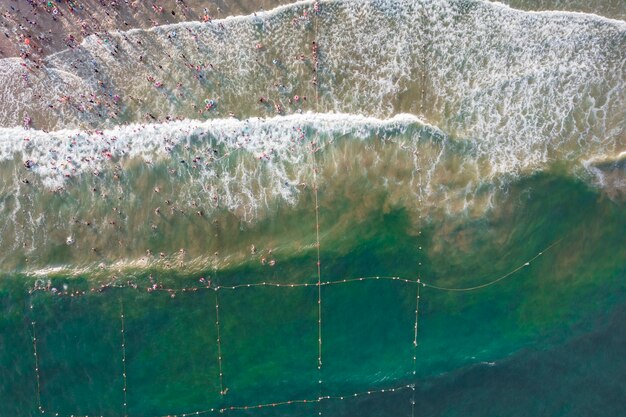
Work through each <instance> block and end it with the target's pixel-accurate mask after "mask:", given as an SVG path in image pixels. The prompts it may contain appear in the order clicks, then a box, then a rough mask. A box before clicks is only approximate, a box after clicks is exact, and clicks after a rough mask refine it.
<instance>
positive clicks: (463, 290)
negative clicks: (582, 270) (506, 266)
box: [423, 239, 563, 292]
mask: <svg viewBox="0 0 626 417" xmlns="http://www.w3.org/2000/svg"><path fill="white" fill-rule="evenodd" d="M562 240H563V239H559V240H557V241H556V242H554V243H552V244H551V245H550V246H548V247H547V248H545V249H544V250H542V251H541V252H539V253H538V254H537V255H535V256H534V257H532V258H530V259H529V260H528V261H526V262H524V263H523V264H522V265H520V266H518V267H517V268H515V269H514V270H512V271H510V272H508V273H506V274H504V275H502V276H501V277H499V278H497V279H494V280H493V281H489V282H486V283H484V284H481V285H477V286H475V287H465V288H451V287H440V286H438V285H434V284H427V283H424V284H423V286H425V287H429V288H433V289H435V290H440V291H456V292H466V291H475V290H479V289H482V288H486V287H489V286H491V285H494V284H497V283H498V282H500V281H502V280H504V279H506V278H508V277H510V276H511V275H513V274H515V273H516V272H518V271H520V270H521V269H523V268H525V267H527V266H530V263H531V262H533V261H534V260H535V259H537V258H538V257H540V256H541V255H543V253H544V252H547V251H548V250H550V249H552V248H553V247H554V246H555V245H557V244H558V243H560V242H561V241H562Z"/></svg>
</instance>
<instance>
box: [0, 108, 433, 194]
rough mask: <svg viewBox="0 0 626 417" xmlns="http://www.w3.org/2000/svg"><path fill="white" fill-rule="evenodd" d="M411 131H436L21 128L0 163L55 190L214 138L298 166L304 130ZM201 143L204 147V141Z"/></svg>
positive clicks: (248, 124) (352, 124)
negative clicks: (119, 163)
mask: <svg viewBox="0 0 626 417" xmlns="http://www.w3.org/2000/svg"><path fill="white" fill-rule="evenodd" d="M409 125H420V126H425V127H427V128H429V129H432V130H436V128H435V127H433V126H430V125H428V124H427V123H425V122H423V121H422V120H420V119H419V118H418V117H416V116H413V115H409V114H398V115H396V116H394V117H393V118H390V119H387V120H381V119H377V118H375V117H368V116H361V115H350V114H339V113H334V114H333V113H327V114H314V113H305V114H293V115H289V116H276V117H273V118H267V119H264V118H250V119H246V120H238V119H234V118H228V119H212V120H208V121H204V122H202V121H194V120H184V121H173V122H169V123H159V124H131V125H124V126H116V127H114V128H113V129H107V130H102V131H100V130H93V131H84V130H75V129H63V130H58V131H53V132H44V131H41V130H35V129H24V128H21V127H16V128H0V160H8V159H14V158H16V157H18V156H19V157H21V159H22V162H23V163H25V164H27V165H29V169H30V170H31V171H32V172H34V173H36V174H38V175H39V176H41V177H42V178H43V179H44V183H45V184H46V185H48V186H50V187H58V186H62V185H63V182H64V180H65V178H68V177H73V176H76V175H80V174H82V173H85V172H90V173H95V174H97V173H98V172H99V171H101V170H104V169H107V168H110V167H111V166H113V164H112V162H111V160H118V159H120V158H122V159H124V158H127V159H131V158H137V157H140V158H143V159H145V160H148V161H152V160H154V159H158V158H164V157H169V156H171V155H172V152H173V151H174V150H175V149H176V148H177V147H181V146H183V145H188V144H190V142H191V141H192V140H194V139H196V140H197V139H198V138H202V137H204V136H208V137H211V138H213V139H214V140H215V142H214V143H213V145H214V147H220V146H223V147H224V148H225V152H228V153H230V152H233V151H235V150H242V151H245V152H247V153H249V154H250V155H252V156H253V157H254V158H258V159H262V160H267V161H268V162H271V161H272V160H274V159H280V160H281V161H283V162H288V163H291V164H296V163H298V162H301V161H302V158H303V155H305V154H307V153H308V152H310V148H307V147H305V146H295V144H296V143H297V142H298V140H299V139H304V138H305V136H306V139H307V140H312V136H311V135H310V134H308V133H307V131H308V130H314V131H315V132H316V133H317V134H321V135H327V136H330V137H332V136H336V135H345V134H351V135H352V136H355V137H359V136H360V137H364V136H369V135H371V134H372V132H373V131H375V130H377V129H406V127H407V126H409ZM300 141H301V140H300ZM199 142H200V144H202V139H200V140H199Z"/></svg>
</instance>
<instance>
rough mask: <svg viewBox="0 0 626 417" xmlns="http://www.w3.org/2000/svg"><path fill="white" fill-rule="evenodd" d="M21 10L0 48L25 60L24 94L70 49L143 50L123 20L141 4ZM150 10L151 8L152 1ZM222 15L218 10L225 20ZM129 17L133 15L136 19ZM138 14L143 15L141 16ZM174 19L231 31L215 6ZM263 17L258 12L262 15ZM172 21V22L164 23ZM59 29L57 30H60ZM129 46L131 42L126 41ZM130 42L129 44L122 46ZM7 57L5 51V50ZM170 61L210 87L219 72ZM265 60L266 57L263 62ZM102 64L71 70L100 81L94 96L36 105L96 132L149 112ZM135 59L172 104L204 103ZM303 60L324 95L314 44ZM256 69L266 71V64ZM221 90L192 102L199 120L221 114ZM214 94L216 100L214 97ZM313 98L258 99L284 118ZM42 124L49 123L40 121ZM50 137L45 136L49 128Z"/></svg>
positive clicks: (203, 64)
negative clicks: (88, 41) (90, 43)
mask: <svg viewBox="0 0 626 417" xmlns="http://www.w3.org/2000/svg"><path fill="white" fill-rule="evenodd" d="M13 3H15V5H13V4H8V5H7V6H5V7H4V10H2V9H0V10H1V12H2V13H1V15H0V21H1V22H2V24H3V26H4V29H5V32H4V36H5V40H4V41H3V42H0V56H5V57H6V56H15V55H17V56H19V57H20V59H21V61H20V65H21V66H22V67H23V71H22V73H21V75H20V78H21V82H22V83H23V85H24V88H25V89H29V88H30V89H33V88H35V87H34V84H33V83H32V82H31V78H33V77H35V76H37V75H38V73H40V72H41V71H42V70H44V69H45V66H46V56H47V55H49V54H50V53H53V52H57V51H58V50H61V49H63V48H65V49H67V48H69V49H73V48H77V47H79V46H80V42H81V41H82V40H83V39H85V38H86V37H88V36H93V37H95V39H96V42H98V43H99V44H101V45H104V46H105V47H106V48H105V49H106V51H108V53H109V54H110V56H111V57H112V58H113V59H121V60H124V59H131V56H130V55H129V54H128V53H127V51H125V48H126V46H127V45H133V46H135V47H137V48H138V49H139V50H141V48H142V47H146V46H147V45H142V40H141V39H140V38H137V37H133V39H131V38H130V37H129V36H128V34H127V33H126V32H124V31H123V30H124V29H130V28H131V27H134V26H135V25H137V24H138V23H137V22H133V25H130V24H129V23H128V22H127V21H126V20H124V17H126V18H129V16H133V13H132V12H133V9H138V8H144V9H145V7H146V5H144V6H140V5H138V4H137V2H135V1H129V0H125V2H122V1H115V0H110V1H105V0H99V6H100V9H101V11H98V10H90V9H89V8H88V7H83V5H82V4H81V3H79V2H78V1H72V0H63V1H61V0H56V1H44V0H39V1H35V0H28V1H27V4H24V2H22V1H14V2H13ZM146 3H148V2H146ZM149 9H150V11H151V12H152V13H153V14H155V15H157V16H162V15H165V14H168V13H167V9H166V8H165V7H164V6H163V5H160V4H158V2H151V4H150V8H149ZM177 10H178V12H177ZM320 10H321V7H320V3H319V1H315V2H314V3H313V5H312V7H311V8H310V10H309V9H306V8H305V9H304V11H303V12H302V16H300V18H296V19H294V22H293V25H294V26H297V25H299V24H300V23H302V22H305V23H306V22H310V21H311V19H312V17H313V15H314V14H317V13H319V12H320ZM218 12H219V9H215V12H213V13H218ZM102 13H105V14H106V15H108V16H109V17H112V18H114V20H119V19H121V20H122V24H121V25H119V24H118V27H115V28H111V27H110V26H111V25H110V24H108V25H107V24H105V23H103V22H104V21H105V20H103V19H101V18H100V17H99V16H100V15H101V14H102ZM129 13H130V14H129ZM134 13H135V15H136V14H137V11H136V10H135V12H134ZM169 14H170V15H171V16H179V15H180V16H182V18H183V19H184V20H199V21H201V22H205V23H206V24H210V25H215V27H216V28H218V29H220V30H225V27H224V24H223V23H221V22H220V21H216V20H215V17H216V16H215V15H214V14H212V12H211V11H210V10H209V8H208V7H204V8H203V10H202V11H201V12H200V13H199V16H196V15H194V13H193V12H192V11H191V9H190V7H189V6H187V5H186V3H185V1H184V0H176V4H175V8H174V9H172V10H170V13H169ZM255 16H256V13H255ZM165 21H167V20H165ZM162 22H163V19H162V18H161V19H155V20H152V21H151V23H152V24H153V25H158V24H160V23H162ZM55 23H56V24H58V27H56V26H55ZM69 23H73V24H74V25H73V26H72V27H71V28H70V29H71V30H74V31H76V33H72V32H70V31H69V29H68V28H67V26H68V24H69ZM114 29H121V30H122V32H115V35H114V34H113V32H112V30H114ZM180 30H186V31H187V32H188V35H189V36H191V37H192V38H195V39H196V41H197V40H198V34H197V33H196V31H194V29H192V28H190V27H182V28H181V29H180ZM60 37H62V39H63V45H62V46H61V45H58V40H59V38H60ZM176 37H177V32H176V31H175V30H174V31H171V32H169V33H168V34H167V39H168V41H170V42H173V41H174V40H175V38H176ZM120 40H123V41H124V42H120ZM123 43H125V45H123ZM251 48H254V49H255V50H257V51H258V52H259V53H260V54H262V53H264V51H265V50H266V46H265V45H264V44H263V42H262V41H259V42H257V43H256V44H255V45H251ZM5 50H6V51H5ZM162 52H163V53H164V54H165V56H167V58H168V59H169V60H170V61H171V62H180V66H181V67H186V68H188V69H189V70H190V75H189V78H190V79H194V80H197V81H199V82H201V83H203V84H204V85H207V83H206V81H207V79H208V78H210V76H209V73H210V72H215V71H216V69H215V66H214V63H212V62H207V61H206V60H200V61H196V60H194V59H192V58H190V57H188V56H186V54H185V53H184V52H182V51H180V53H178V54H177V55H176V56H174V54H173V53H170V52H168V51H166V50H163V51H162ZM259 57H260V55H259ZM94 58H95V57H92V58H84V59H78V60H77V61H74V62H72V63H71V68H73V69H74V70H76V73H77V74H79V73H80V72H81V71H84V70H87V71H92V72H93V75H94V77H93V78H94V79H95V80H97V86H96V85H93V86H92V87H90V88H92V90H91V91H89V92H86V91H83V92H80V91H77V92H76V94H64V95H61V96H59V97H57V98H56V100H54V101H50V100H48V99H47V98H45V97H44V94H42V93H41V92H39V91H34V92H33V98H34V99H41V100H44V101H45V102H46V107H47V108H48V110H49V111H50V112H52V114H55V113H54V112H56V114H57V115H59V114H61V113H59V111H61V110H68V111H70V112H72V113H74V114H76V115H77V117H79V118H80V119H82V120H85V121H87V122H88V124H89V123H91V124H92V125H97V124H98V123H97V122H96V121H97V120H98V119H99V120H100V121H101V122H104V121H107V120H124V116H125V109H126V108H127V107H129V106H131V107H133V108H142V107H143V104H145V103H144V99H143V98H142V97H136V96H134V95H132V94H127V93H126V92H124V91H118V90H117V87H116V86H115V85H113V84H114V83H113V82H112V81H110V80H107V79H106V77H104V76H101V75H103V74H105V73H106V68H102V67H101V65H102V63H99V62H98V61H97V60H96V59H94ZM132 59H136V60H137V64H138V65H143V66H144V67H145V71H142V72H145V73H147V74H148V75H146V77H145V78H146V81H147V82H148V84H150V85H152V86H153V88H155V89H164V88H167V89H168V94H172V95H173V96H172V97H174V96H175V97H176V99H177V100H182V101H184V100H185V98H187V99H189V100H194V101H195V100H197V98H196V97H186V93H185V90H186V89H188V88H191V85H189V86H187V85H185V83H184V82H181V81H179V82H177V83H176V85H175V86H173V85H172V86H170V85H166V82H165V81H164V79H165V78H167V76H168V69H165V68H164V67H163V65H161V64H158V63H157V64H156V65H155V63H154V62H153V60H152V59H151V58H150V57H149V56H148V55H146V54H141V53H139V54H138V55H137V56H134V57H133V58H132ZM294 59H295V60H298V61H309V62H310V64H311V68H312V79H311V81H310V82H311V84H312V85H313V86H314V87H313V88H315V89H317V85H318V66H319V51H318V45H317V43H316V42H315V41H312V42H311V43H310V51H309V53H308V54H299V55H297V56H295V57H294ZM256 62H257V63H258V64H261V62H262V60H261V58H259V59H257V60H256ZM272 64H273V65H275V66H281V64H282V63H281V62H280V61H279V60H277V59H273V60H272ZM215 85H217V91H213V92H212V93H213V94H212V95H213V97H207V98H206V99H204V102H202V103H193V104H192V107H193V109H194V111H195V112H196V113H197V114H198V116H197V117H205V118H206V117H208V112H211V111H214V110H215V109H217V108H218V106H219V105H220V99H221V97H220V96H219V93H220V91H219V81H218V82H217V83H216V84H215V83H214V86H215ZM274 86H275V87H276V88H277V91H279V90H280V88H281V87H283V86H282V83H281V82H280V81H275V82H274ZM209 94H211V93H209ZM309 101H310V99H309V98H308V97H307V95H306V94H297V93H296V94H293V95H292V96H289V97H282V96H277V97H267V96H260V97H258V98H257V103H258V105H259V106H262V107H264V108H265V109H266V110H270V109H272V110H273V112H274V113H276V114H283V113H284V112H285V105H289V106H296V107H298V106H303V105H305V104H306V103H307V102H309ZM226 114H228V116H231V117H234V116H236V114H235V112H233V111H232V110H231V111H228V112H226V111H225V109H220V115H226ZM34 116H35V115H33V114H24V117H23V120H22V122H23V126H24V127H25V128H30V127H37V123H36V121H35V120H33V117H34ZM36 117H42V116H41V115H39V114H37V115H36ZM143 117H144V120H145V121H146V122H148V123H157V122H159V123H167V122H171V121H174V120H182V119H184V118H186V117H188V115H185V116H183V115H180V114H174V115H172V114H165V115H162V114H161V115H160V114H156V113H155V112H154V111H146V112H145V114H144V115H143ZM42 130H43V129H42Z"/></svg>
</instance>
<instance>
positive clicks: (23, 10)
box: [0, 0, 291, 60]
mask: <svg viewBox="0 0 626 417" xmlns="http://www.w3.org/2000/svg"><path fill="white" fill-rule="evenodd" d="M287 3H291V1H290V0H254V1H252V0H208V1H207V0H159V1H138V0H80V1H71V0H64V1H63V2H59V1H42V0H37V1H35V0H17V1H15V0H12V1H9V2H5V4H4V5H2V6H0V24H1V25H2V30H3V36H2V37H0V57H4V58H6V57H16V56H20V55H21V56H23V57H24V56H25V55H24V54H27V55H28V57H29V58H31V59H35V60H37V59H39V58H41V57H44V56H47V55H49V54H52V53H55V52H59V51H61V50H63V49H66V48H68V47H73V46H76V45H78V44H80V42H81V41H82V40H83V39H84V38H85V37H86V36H88V35H90V34H93V33H96V32H106V31H113V30H129V29H133V28H149V27H151V26H158V25H163V24H170V23H178V22H183V21H202V20H204V19H206V18H205V17H204V16H205V15H206V16H208V18H209V19H213V18H219V17H224V16H230V15H240V14H250V13H254V12H256V11H259V10H268V9H271V8H274V7H276V6H279V5H281V4H287ZM49 5H52V6H49ZM207 12H208V13H207Z"/></svg>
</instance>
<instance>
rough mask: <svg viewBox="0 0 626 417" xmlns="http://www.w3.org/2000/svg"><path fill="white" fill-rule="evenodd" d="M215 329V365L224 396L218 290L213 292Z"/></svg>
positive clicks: (221, 392)
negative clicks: (216, 365)
mask: <svg viewBox="0 0 626 417" xmlns="http://www.w3.org/2000/svg"><path fill="white" fill-rule="evenodd" d="M215 328H216V330H217V364H218V368H219V377H220V395H222V396H223V395H225V394H226V392H225V390H224V373H223V372H222V339H221V336H220V296H219V290H217V289H216V290H215Z"/></svg>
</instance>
